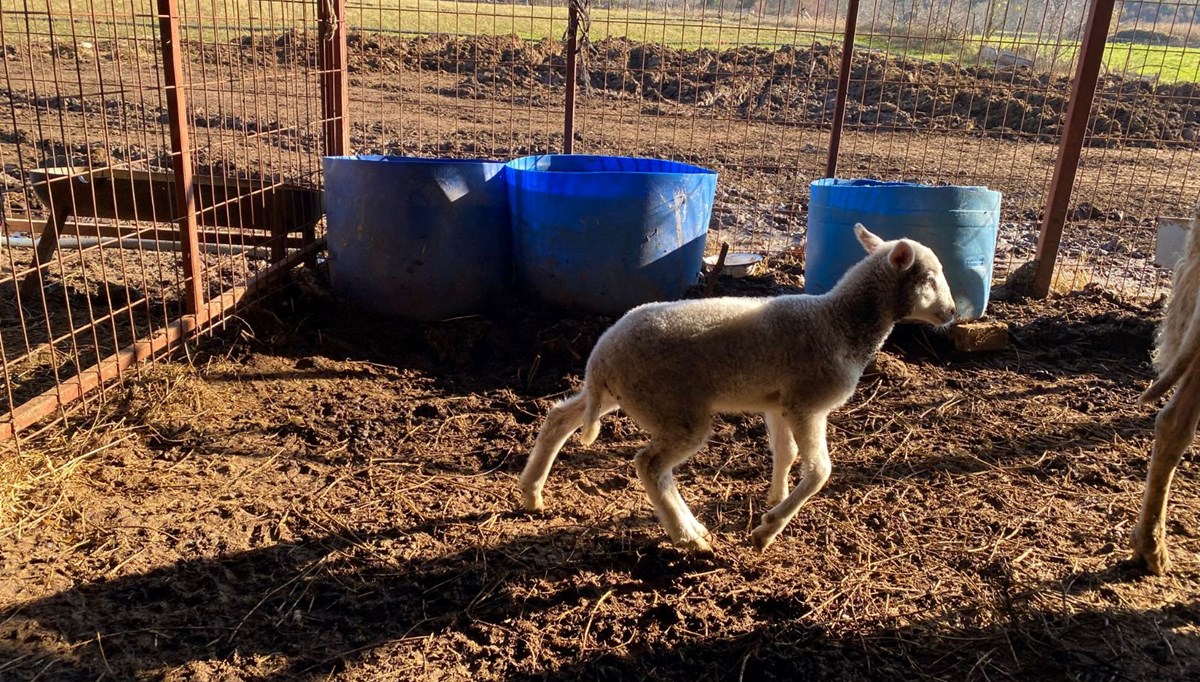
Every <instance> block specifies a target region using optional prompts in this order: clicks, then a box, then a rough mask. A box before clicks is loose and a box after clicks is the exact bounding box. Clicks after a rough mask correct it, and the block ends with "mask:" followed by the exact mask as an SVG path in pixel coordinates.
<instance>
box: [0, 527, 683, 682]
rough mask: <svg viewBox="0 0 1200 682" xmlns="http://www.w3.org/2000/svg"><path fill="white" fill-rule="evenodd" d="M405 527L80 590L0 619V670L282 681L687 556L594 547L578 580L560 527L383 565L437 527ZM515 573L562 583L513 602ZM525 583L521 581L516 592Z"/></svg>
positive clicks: (585, 593) (635, 576)
mask: <svg viewBox="0 0 1200 682" xmlns="http://www.w3.org/2000/svg"><path fill="white" fill-rule="evenodd" d="M482 516H484V515H482V514H481V515H477V516H475V517H471V518H463V519H443V520H440V521H438V522H437V523H430V524H424V525H421V526H417V527H413V528H407V529H404V530H399V529H392V530H389V531H386V532H378V533H371V532H362V533H345V534H341V535H328V536H324V537H318V538H315V539H312V540H308V541H304V542H301V543H298V544H295V545H288V544H279V545H274V546H270V547H266V548H263V549H256V550H251V551H247V552H243V553H238V554H232V555H229V556H224V557H218V558H207V559H200V560H195V561H181V562H178V563H176V564H174V565H171V566H168V567H165V568H161V569H157V570H153V571H150V572H148V573H144V574H141V575H134V576H130V577H125V578H119V579H116V580H111V581H100V582H94V583H87V584H83V585H80V586H78V587H75V588H72V589H68V590H65V591H63V592H60V593H58V594H55V595H53V596H50V597H47V598H44V599H38V600H34V601H31V602H26V603H24V604H20V605H18V606H16V607H14V608H11V609H7V610H5V611H3V612H0V662H3V665H0V671H3V672H4V674H5V675H8V676H12V677H15V678H17V679H24V678H26V677H29V678H33V677H37V676H39V675H41V676H42V677H47V676H48V677H49V678H52V679H56V680H77V679H78V680H83V679H86V680H94V679H98V678H100V677H103V676H104V675H105V674H107V675H109V676H112V677H116V678H117V679H141V678H144V677H146V676H148V675H154V674H156V672H157V671H162V670H168V669H172V668H177V667H179V666H184V665H186V664H188V663H190V662H195V661H206V660H224V659H227V658H229V657H230V656H233V655H235V654H236V655H238V656H242V657H250V658H253V657H254V656H256V655H261V656H281V657H285V658H286V661H287V663H286V665H285V666H284V669H282V670H279V671H278V672H277V673H275V674H272V675H269V676H268V677H267V679H278V680H291V679H297V678H298V677H300V676H302V675H309V674H312V675H315V674H319V673H322V672H324V673H328V672H330V671H332V670H334V669H336V668H337V667H338V666H339V665H340V664H341V662H342V660H343V659H344V658H345V657H346V655H347V654H348V652H354V651H368V650H370V649H372V648H373V647H375V646H378V645H381V644H384V643H386V642H389V641H393V640H398V639H402V638H419V637H423V636H426V635H430V634H435V633H439V632H443V631H445V630H447V629H457V628H463V627H466V626H467V624H469V623H470V622H473V621H478V620H483V621H487V622H492V623H499V622H505V621H507V620H509V619H517V618H520V617H521V616H522V614H524V613H527V612H534V611H539V610H543V609H546V608H549V607H550V606H555V605H561V604H563V603H573V602H582V601H586V600H594V599H596V598H597V597H599V596H600V594H602V593H603V592H604V591H605V590H607V589H614V590H616V591H621V592H632V591H641V590H653V589H656V588H663V587H667V586H669V585H670V584H671V582H672V580H674V579H675V578H676V577H678V576H679V575H680V574H681V572H682V571H685V570H688V565H689V562H691V560H690V559H686V558H682V559H681V558H680V557H679V555H673V554H672V553H671V552H672V551H671V550H669V549H662V550H659V549H656V548H650V549H649V550H645V549H641V550H639V549H635V548H629V547H623V546H621V545H620V543H619V542H618V541H617V540H615V539H614V540H612V541H611V542H608V544H607V545H605V542H606V541H605V540H604V539H603V538H601V539H600V540H598V542H599V543H600V544H601V545H604V546H598V547H595V548H594V551H595V553H596V555H597V556H599V557H601V561H603V562H607V563H608V564H610V566H609V567H610V569H612V570H615V571H617V572H618V573H620V574H623V575H626V576H628V579H627V580H626V581H625V582H622V583H620V584H615V585H606V586H603V587H602V586H597V585H577V584H576V583H575V581H573V580H571V577H572V576H573V575H575V574H576V573H578V572H579V571H582V570H591V569H594V568H595V562H590V563H586V562H570V561H564V560H563V557H566V556H570V555H572V554H574V549H575V545H576V542H577V540H576V539H575V538H574V536H573V534H572V533H570V532H567V531H559V532H556V533H550V534H543V535H533V536H525V537H520V538H517V539H512V540H508V541H506V542H504V543H500V544H498V545H493V546H488V547H469V548H466V549H463V550H461V551H458V552H454V553H451V554H448V555H444V556H438V555H437V554H436V552H424V553H422V558H419V559H410V560H403V559H398V558H391V557H393V556H395V555H400V554H403V552H402V551H400V550H401V549H402V548H403V546H404V544H405V543H408V542H412V541H414V538H415V537H420V535H422V534H429V533H433V532H436V530H437V527H439V526H441V525H444V524H446V523H451V524H452V523H464V522H465V523H478V522H481V521H482V520H483V519H482ZM527 578H530V579H532V578H536V579H545V578H550V579H553V580H554V582H555V583H556V584H559V585H569V586H568V587H563V588H561V589H558V590H555V589H540V590H537V591H536V594H534V595H533V596H525V595H522V596H520V597H519V598H518V597H517V596H515V595H514V592H513V591H514V589H517V588H516V587H515V586H517V585H518V584H521V583H525V582H528V581H527V580H526V579H527ZM524 587H528V585H524Z"/></svg>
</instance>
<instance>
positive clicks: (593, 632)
mask: <svg viewBox="0 0 1200 682" xmlns="http://www.w3.org/2000/svg"><path fill="white" fill-rule="evenodd" d="M801 272H802V268H801V265H800V264H799V263H797V262H789V261H787V260H786V259H775V260H774V261H773V263H772V266H771V269H770V270H769V271H768V272H767V273H766V274H764V275H762V276H759V277H756V278H751V279H749V280H741V281H739V282H734V281H732V280H722V282H721V284H720V285H719V286H718V288H717V290H716V293H718V294H721V293H731V294H736V295H748V294H772V293H785V292H790V291H796V290H797V289H798V288H799V285H800V284H801V274H800V273H801ZM1001 293H1002V292H1001ZM1161 312H1162V308H1161V305H1149V306H1144V305H1131V304H1128V303H1123V302H1121V301H1120V300H1118V299H1117V298H1116V297H1114V296H1113V295H1112V294H1111V293H1109V292H1106V291H1104V290H1103V289H1101V288H1099V287H1091V288H1089V289H1087V290H1086V291H1082V292H1077V293H1074V294H1071V295H1067V296H1056V297H1054V298H1052V299H1051V300H1048V301H1042V302H1038V301H1024V300H994V301H993V302H992V305H991V308H990V314H991V315H992V316H993V317H994V318H995V319H997V320H1002V321H1005V322H1007V323H1009V324H1010V325H1011V330H1010V343H1009V346H1008V347H1007V348H1006V349H1005V350H1003V351H999V352H994V353H984V354H960V353H956V352H955V351H953V350H952V348H951V347H950V346H949V344H948V342H947V341H946V340H945V339H944V338H943V337H941V336H939V335H937V334H935V333H932V332H930V331H928V330H924V329H916V328H905V329H902V330H900V331H898V332H897V333H896V334H895V335H894V336H893V338H892V339H891V340H890V341H889V343H888V344H887V345H886V346H885V349H884V352H883V353H882V354H881V355H880V356H879V359H878V362H877V363H876V365H875V367H874V368H873V369H872V370H870V371H869V372H868V374H867V375H866V376H865V377H864V378H863V381H862V383H861V385H860V387H859V390H858V391H857V392H856V394H855V396H854V397H853V399H852V400H851V401H850V403H849V404H847V405H846V406H845V408H844V409H841V410H839V411H838V412H836V413H835V414H834V415H833V417H832V419H831V425H830V446H831V449H832V452H833V459H834V473H833V477H832V479H831V481H830V483H829V484H828V486H827V487H826V488H825V489H824V490H823V491H821V493H820V494H818V495H817V496H816V497H815V498H814V499H813V500H812V501H811V502H810V503H809V504H808V505H807V506H806V507H805V508H804V509H803V510H802V511H801V512H800V514H799V515H798V516H797V518H796V519H795V520H794V521H793V523H792V524H791V525H790V526H789V527H788V529H787V530H786V531H785V532H784V533H783V535H782V536H781V537H780V538H779V540H778V541H777V542H776V543H775V545H773V546H772V547H771V548H769V549H768V551H766V552H765V553H763V554H758V553H756V552H755V551H754V550H753V549H752V548H751V547H750V545H749V542H748V531H749V529H750V528H751V527H752V526H753V525H754V522H755V521H754V520H755V519H756V518H757V517H758V515H759V514H760V513H761V512H762V508H763V504H764V499H765V495H766V490H767V483H768V471H769V466H770V465H769V456H768V453H767V449H766V441H765V438H766V434H765V428H764V426H763V424H762V422H761V418H759V417H753V416H747V417H739V416H730V417H721V418H718V419H716V420H715V422H714V435H713V437H712V439H711V442H710V443H709V444H708V445H707V446H706V447H705V448H704V450H702V451H701V452H700V454H699V455H697V456H696V457H695V458H694V459H693V460H692V461H691V462H689V463H688V464H686V465H685V466H683V467H681V470H680V476H679V478H680V486H681V489H682V491H683V495H684V497H685V499H686V500H687V501H688V502H689V504H691V505H692V506H693V508H694V510H695V511H696V513H697V515H698V516H699V517H700V518H701V520H702V521H703V522H705V523H706V524H707V525H708V527H709V528H710V529H712V531H713V532H714V534H715V548H716V556H715V558H713V559H707V560H702V559H693V558H690V557H688V556H685V555H683V554H681V553H679V552H678V551H676V550H674V549H673V548H671V547H670V546H668V545H667V544H666V543H665V542H664V540H663V534H662V531H661V529H660V528H659V526H658V525H657V523H655V521H654V519H653V515H652V512H651V510H650V507H649V503H648V502H647V500H646V498H645V496H644V494H643V493H642V492H641V490H640V488H639V486H638V484H637V481H636V476H635V475H634V473H633V468H632V464H631V461H630V460H631V458H632V457H633V455H634V453H635V452H636V451H637V449H638V448H639V447H640V445H641V444H642V443H643V442H644V439H643V437H642V435H641V434H640V432H639V431H638V429H637V427H636V425H634V424H633V423H632V422H630V421H629V420H628V419H627V418H625V417H624V416H622V415H616V416H614V417H611V418H606V419H605V421H604V426H603V430H602V434H601V438H600V440H599V441H598V442H597V444H596V445H594V446H592V447H587V448H584V447H580V446H578V445H577V444H576V443H575V442H573V441H572V442H570V443H569V444H568V445H567V447H566V449H565V450H564V452H563V454H562V457H561V458H560V460H559V462H558V463H557V465H556V467H555V470H554V471H553V473H552V475H551V478H550V481H549V484H548V488H547V503H548V509H547V511H546V513H545V514H543V515H538V516H527V515H524V514H521V513H517V512H516V511H514V509H515V505H516V500H517V498H516V494H515V489H514V485H515V480H516V475H517V473H518V472H519V471H520V468H521V466H522V464H523V462H524V457H525V454H526V452H527V451H528V448H529V446H530V445H531V444H532V441H533V438H534V435H535V432H536V428H537V426H538V422H539V420H540V418H541V417H542V415H543V414H544V413H545V410H546V408H547V407H548V406H549V405H550V404H551V403H552V402H553V401H554V400H555V399H556V398H558V397H560V396H561V395H562V394H563V392H565V391H567V390H569V389H570V388H572V387H573V386H576V385H577V384H578V381H579V379H580V373H581V371H582V368H583V362H584V358H585V357H586V356H587V354H588V351H589V349H590V348H591V346H592V344H593V343H594V341H595V339H596V338H597V336H598V335H599V333H601V332H602V331H603V329H604V328H606V326H607V325H608V324H609V323H610V320H609V319H605V318H595V317H589V316H582V315H578V314H572V313H570V312H569V311H554V310H542V309H533V308H529V307H513V308H510V309H509V310H508V312H507V313H506V314H502V315H496V316H493V317H491V318H472V319H464V320H458V321H455V322H450V323H442V324H429V325H414V324H407V323H400V322H396V321H391V320H385V319H380V318H375V317H371V316H368V315H365V314H361V313H358V312H356V311H354V310H353V309H352V308H351V307H349V306H346V305H343V304H341V303H340V302H339V301H337V299H336V298H334V297H332V296H331V295H330V294H329V293H328V289H327V288H326V287H325V285H324V283H323V281H322V280H321V278H319V277H312V276H308V275H303V276H301V280H300V281H299V283H298V284H297V285H296V288H295V289H294V290H292V294H291V295H290V297H287V298H284V299H282V300H278V301H276V302H275V303H274V304H273V305H272V306H271V307H269V308H267V309H264V310H262V311H260V312H258V313H257V314H252V315H249V316H247V317H245V318H244V320H243V321H241V322H237V323H235V324H233V325H232V326H231V327H230V329H229V330H228V332H227V333H226V334H224V335H220V336H217V337H215V338H212V339H210V340H208V341H207V342H205V343H204V344H203V346H202V347H201V348H196V349H193V352H192V353H191V356H190V357H191V360H192V362H191V363H186V362H184V363H168V364H160V365H156V366H153V367H151V368H149V369H147V370H145V371H144V372H143V374H142V376H141V377H140V378H139V379H137V380H134V381H131V382H130V383H129V384H128V385H127V387H126V388H125V389H122V390H120V391H118V392H117V393H116V394H113V395H112V397H111V398H110V400H109V403H108V404H107V406H106V408H105V409H104V410H103V412H102V414H101V416H100V418H99V419H98V420H97V419H94V418H88V419H82V418H74V419H71V420H69V421H68V422H67V424H66V425H65V426H64V427H62V428H61V429H59V428H56V429H54V430H52V431H50V432H48V433H45V434H43V435H42V436H40V437H38V438H36V439H32V440H29V441H27V442H25V443H24V445H23V446H22V448H21V450H20V452H14V451H11V450H10V451H9V452H6V454H5V455H4V458H3V460H2V461H3V468H2V469H0V470H2V471H3V472H4V475H5V481H6V482H12V481H14V480H16V479H19V480H20V481H24V482H25V484H24V485H13V486H11V487H10V488H7V489H6V490H7V492H6V496H5V498H4V500H3V501H4V505H3V507H2V509H3V514H4V516H3V519H2V523H3V525H0V529H2V530H0V572H2V573H3V575H5V576H6V580H5V581H3V582H2V583H0V676H3V677H4V678H5V679H14V680H26V679H34V678H39V679H57V680H76V679H78V680H84V679H88V680H91V679H96V678H98V677H106V676H107V677H112V678H116V679H174V680H204V679H277V680H294V679H338V680H365V679H377V678H379V677H390V678H395V679H420V680H502V679H562V680H567V679H601V680H617V679H663V680H666V679H684V678H687V679H698V680H717V679H739V678H741V679H779V680H784V679H794V678H795V676H796V675H797V674H801V675H807V676H813V675H816V676H818V677H821V678H837V679H915V678H924V677H928V678H933V679H947V678H955V679H963V680H984V679H1000V678H1004V679H1008V678H1016V679H1081V680H1093V679H1095V680H1100V679H1104V680H1109V679H1180V680H1182V679H1194V678H1195V677H1196V676H1197V675H1198V674H1200V631H1198V630H1197V626H1196V624H1197V622H1200V606H1198V605H1197V603H1196V598H1195V595H1196V594H1197V591H1198V590H1200V562H1198V561H1197V559H1198V556H1200V555H1198V554H1197V553H1198V552H1200V518H1198V517H1197V512H1196V510H1197V509H1200V500H1198V495H1197V490H1196V486H1195V485H1194V481H1193V479H1194V476H1193V475H1192V473H1191V467H1190V463H1185V464H1184V467H1183V469H1182V471H1181V474H1180V478H1179V479H1178V484H1177V487H1176V491H1175V495H1174V498H1173V500H1172V504H1173V512H1172V518H1171V522H1170V524H1169V536H1170V543H1171V548H1172V550H1173V551H1174V558H1175V560H1176V564H1177V570H1176V572H1175V573H1173V574H1172V575H1170V576H1169V577H1165V578H1154V577H1147V576H1145V575H1144V574H1143V573H1142V572H1141V571H1140V570H1139V569H1138V568H1137V567H1136V566H1134V565H1132V564H1131V563H1129V562H1128V561H1127V556H1128V553H1127V551H1126V549H1125V546H1126V543H1127V539H1128V536H1129V532H1130V528H1131V525H1132V523H1133V520H1134V518H1135V514H1136V508H1137V504H1138V501H1139V499H1140V496H1139V493H1140V487H1141V480H1142V477H1143V475H1144V471H1145V463H1146V457H1147V453H1148V451H1149V447H1150V439H1151V433H1152V421H1153V411H1152V410H1149V409H1144V408H1138V407H1136V406H1135V402H1134V400H1135V398H1136V396H1137V394H1138V391H1139V390H1140V388H1141V387H1142V386H1144V385H1145V383H1146V382H1147V381H1148V379H1149V376H1150V368H1149V364H1148V357H1149V349H1150V345H1151V339H1152V331H1153V327H1154V325H1155V323H1156V322H1157V320H1158V319H1160V316H1161Z"/></svg>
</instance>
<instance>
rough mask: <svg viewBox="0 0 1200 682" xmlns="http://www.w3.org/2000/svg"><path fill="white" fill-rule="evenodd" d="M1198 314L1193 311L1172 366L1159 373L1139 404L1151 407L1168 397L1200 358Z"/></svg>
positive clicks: (1199, 311)
mask: <svg viewBox="0 0 1200 682" xmlns="http://www.w3.org/2000/svg"><path fill="white" fill-rule="evenodd" d="M1198 307H1200V306H1198ZM1197 313H1200V310H1193V311H1191V315H1192V319H1191V320H1190V324H1188V326H1187V330H1186V331H1185V332H1184V336H1183V340H1182V341H1181V342H1180V344H1179V348H1176V349H1175V356H1174V357H1172V358H1171V364H1169V365H1167V367H1166V368H1165V369H1163V371H1162V372H1160V373H1159V375H1158V378H1157V379H1155V380H1154V382H1153V383H1151V384H1150V387H1149V388H1147V389H1146V390H1145V391H1144V392H1142V395H1141V396H1140V397H1139V398H1138V402H1139V403H1141V404H1143V405H1149V404H1151V403H1153V402H1154V401H1156V400H1158V399H1159V398H1161V397H1163V396H1164V395H1166V393H1167V391H1170V390H1171V389H1172V388H1174V387H1175V384H1177V383H1179V380H1180V379H1182V378H1183V375H1184V374H1187V372H1188V370H1189V369H1190V368H1191V366H1192V364H1193V363H1194V362H1195V361H1196V358H1197V357H1200V320H1197V319H1196V315H1197Z"/></svg>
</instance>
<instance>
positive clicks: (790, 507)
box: [750, 413, 832, 550]
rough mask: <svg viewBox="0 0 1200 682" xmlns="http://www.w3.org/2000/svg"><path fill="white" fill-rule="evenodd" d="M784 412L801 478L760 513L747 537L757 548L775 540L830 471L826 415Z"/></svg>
mask: <svg viewBox="0 0 1200 682" xmlns="http://www.w3.org/2000/svg"><path fill="white" fill-rule="evenodd" d="M784 416H785V418H787V420H788V423H790V424H791V427H792V434H793V437H794V438H795V440H796V445H797V446H798V447H799V457H800V460H801V467H802V468H801V478H800V482H799V483H798V484H797V485H796V487H795V488H794V489H793V490H792V492H790V493H788V496H787V497H785V498H783V501H782V502H780V503H779V504H777V505H775V506H774V507H772V508H771V509H770V510H769V511H768V512H767V513H765V514H763V515H762V522H761V523H760V524H759V525H758V527H757V528H755V529H754V531H753V532H751V534H750V539H751V541H752V542H753V543H754V546H755V547H757V548H758V549H760V550H761V549H766V548H767V547H768V546H769V545H770V544H771V543H772V542H774V541H775V536H776V535H779V532H780V531H782V530H783V529H784V527H785V526H787V524H788V522H789V521H791V520H792V517H793V516H795V515H796V512H798V511H800V507H802V506H803V505H804V503H805V502H807V501H808V499H809V498H810V497H812V496H813V495H815V494H816V493H817V491H818V490H820V489H821V488H822V487H824V485H825V482H826V481H828V480H829V474H830V472H831V471H832V465H831V464H830V461H829V446H828V444H827V443H826V441H825V417H826V415H824V414H819V415H817V414H796V413H790V414H785V415H784Z"/></svg>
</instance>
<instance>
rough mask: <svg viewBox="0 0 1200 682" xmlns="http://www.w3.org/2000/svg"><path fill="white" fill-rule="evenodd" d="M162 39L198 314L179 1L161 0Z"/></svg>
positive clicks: (182, 226) (200, 294)
mask: <svg viewBox="0 0 1200 682" xmlns="http://www.w3.org/2000/svg"><path fill="white" fill-rule="evenodd" d="M158 26H159V39H160V41H161V42H162V55H163V79H164V83H165V85H166V97H167V115H168V116H169V119H170V123H169V125H170V131H171V169H172V170H173V171H174V173H175V178H174V180H175V197H176V205H177V209H178V210H177V211H176V215H178V216H179V235H180V237H179V239H180V242H181V244H182V247H183V249H182V252H183V277H184V281H183V286H184V309H185V310H186V311H187V313H188V314H189V315H196V314H198V313H199V312H200V310H201V308H202V307H203V306H204V290H203V287H201V282H200V275H201V273H202V271H203V267H204V265H203V263H202V262H201V260H200V245H199V239H198V236H197V228H196V225H197V221H196V196H195V188H194V187H193V182H192V157H191V147H190V145H189V141H188V123H187V98H186V96H185V95H184V92H183V83H184V75H183V56H182V54H181V53H182V51H183V46H182V44H181V43H180V34H179V6H178V3H177V1H176V0H158Z"/></svg>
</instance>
